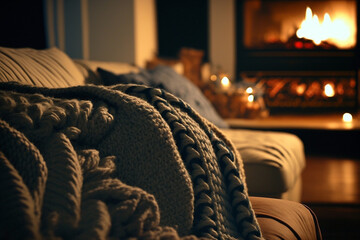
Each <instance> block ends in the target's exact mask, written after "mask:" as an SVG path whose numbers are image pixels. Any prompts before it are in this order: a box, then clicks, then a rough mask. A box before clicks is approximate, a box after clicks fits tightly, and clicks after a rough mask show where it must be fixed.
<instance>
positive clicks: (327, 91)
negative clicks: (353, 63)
mask: <svg viewBox="0 0 360 240" xmlns="http://www.w3.org/2000/svg"><path fill="white" fill-rule="evenodd" d="M324 94H325V96H327V97H333V96H335V90H334V87H333V86H332V85H331V84H330V83H328V84H326V85H325V87H324Z"/></svg>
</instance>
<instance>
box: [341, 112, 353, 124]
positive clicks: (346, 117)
mask: <svg viewBox="0 0 360 240" xmlns="http://www.w3.org/2000/svg"><path fill="white" fill-rule="evenodd" d="M342 120H343V122H347V123H350V122H352V120H353V117H352V115H351V114H350V113H344V115H343V117H342Z"/></svg>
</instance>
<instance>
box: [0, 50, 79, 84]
mask: <svg viewBox="0 0 360 240" xmlns="http://www.w3.org/2000/svg"><path fill="white" fill-rule="evenodd" d="M11 81H16V82H20V83H22V84H27V85H34V86H39V87H49V88H56V87H70V86H77V85H83V84H84V77H83V75H82V74H81V72H80V71H79V70H78V68H77V67H76V66H75V64H74V62H73V61H72V60H71V59H70V58H69V56H67V55H66V54H65V53H64V52H62V51H60V50H59V49H57V48H49V49H45V50H36V49H31V48H18V49H16V48H4V47H0V82H11Z"/></svg>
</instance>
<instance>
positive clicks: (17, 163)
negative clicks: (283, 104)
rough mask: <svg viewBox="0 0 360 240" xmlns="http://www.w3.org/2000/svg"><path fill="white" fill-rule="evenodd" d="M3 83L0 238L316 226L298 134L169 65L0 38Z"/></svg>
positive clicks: (309, 234)
mask: <svg viewBox="0 0 360 240" xmlns="http://www.w3.org/2000/svg"><path fill="white" fill-rule="evenodd" d="M164 79H165V80H164ZM0 93H1V95H0V135H1V138H0V139H1V140H0V160H1V169H0V171H1V174H0V175H1V191H2V194H1V196H2V197H1V200H0V201H1V204H0V208H1V213H2V214H1V217H0V219H1V220H0V238H2V239H25V238H26V239H39V238H45V239H47V238H49V239H63V238H64V239H65V238H66V239H110V238H111V239H112V238H114V239H321V231H320V228H319V224H318V221H317V219H316V216H315V214H314V213H313V212H312V211H311V209H309V208H308V207H306V206H305V205H303V204H301V203H299V202H298V201H299V199H300V195H299V193H300V192H301V191H300V190H299V189H300V188H301V176H300V175H301V171H302V169H303V168H304V166H305V160H304V155H303V152H304V151H303V146H302V143H301V141H300V140H299V139H298V138H297V137H296V136H294V135H291V134H285V133H275V132H261V131H250V130H243V129H230V128H228V126H227V124H226V121H224V120H223V119H221V118H220V117H219V116H218V115H217V113H216V112H215V111H214V109H213V108H212V107H211V105H209V102H208V101H206V99H204V98H203V96H202V95H201V91H200V90H199V89H197V88H196V86H195V85H193V84H191V82H189V81H187V80H186V78H184V77H183V76H181V75H180V74H178V73H176V72H175V71H174V70H173V69H171V68H170V67H166V66H161V67H159V68H156V69H155V70H151V71H150V70H145V69H141V68H138V67H136V66H132V65H130V64H127V63H114V62H97V61H88V60H75V59H71V58H69V56H67V55H66V54H65V53H64V52H62V51H60V50H59V49H57V48H50V49H44V50H35V49H29V48H25V49H15V48H6V47H0Z"/></svg>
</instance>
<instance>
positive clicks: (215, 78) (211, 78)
mask: <svg viewBox="0 0 360 240" xmlns="http://www.w3.org/2000/svg"><path fill="white" fill-rule="evenodd" d="M210 80H211V81H213V82H215V81H216V80H217V76H216V75H215V74H212V75H211V76H210Z"/></svg>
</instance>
